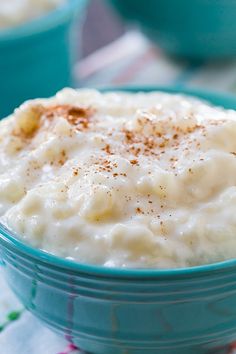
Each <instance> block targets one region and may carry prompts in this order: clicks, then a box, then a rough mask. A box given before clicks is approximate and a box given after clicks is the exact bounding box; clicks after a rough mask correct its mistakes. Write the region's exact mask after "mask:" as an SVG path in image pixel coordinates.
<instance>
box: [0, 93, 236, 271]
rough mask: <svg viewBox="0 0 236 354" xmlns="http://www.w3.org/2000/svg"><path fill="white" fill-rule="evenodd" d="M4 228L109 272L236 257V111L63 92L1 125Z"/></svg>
mask: <svg viewBox="0 0 236 354" xmlns="http://www.w3.org/2000/svg"><path fill="white" fill-rule="evenodd" d="M0 141H1V144H0V215H1V222H2V223H4V224H5V225H6V226H7V227H8V228H9V229H11V230H12V231H13V232H14V233H15V234H16V235H18V237H19V238H20V239H22V240H24V241H25V242H26V243H29V244H31V245H33V246H34V247H37V248H40V249H42V250H45V251H47V252H50V253H53V254H55V255H59V256H61V257H65V258H68V259H72V260H76V261H78V262H80V263H92V264H99V265H104V266H107V267H131V268H132V267H133V268H178V267H190V266H194V265H200V264H206V263H211V262H216V261H222V260H225V259H229V258H232V257H235V256H236V218H235V215H236V112H234V111H230V110H224V109H222V108H218V107H213V106H211V105H209V104H208V103H206V102H203V101H200V100H198V99H195V98H192V97H188V96H183V95H177V94H175V95H174V94H167V93H162V92H151V93H121V92H117V93H116V92H109V93H100V92H98V91H95V90H78V91H75V90H72V89H65V90H63V91H61V92H59V93H58V94H57V95H56V96H55V97H53V98H50V99H42V100H41V99H39V100H34V101H29V102H26V103H25V104H23V105H22V106H21V107H20V108H19V109H16V111H15V113H14V114H13V115H12V116H10V117H8V118H6V119H4V120H3V121H2V122H1V123H0Z"/></svg>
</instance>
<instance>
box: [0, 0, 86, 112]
mask: <svg viewBox="0 0 236 354" xmlns="http://www.w3.org/2000/svg"><path fill="white" fill-rule="evenodd" d="M86 2H87V1H86V0H69V1H68V2H66V3H65V5H63V6H61V7H59V8H58V9H56V10H54V11H52V12H50V13H49V14H47V15H45V16H43V17H40V18H39V19H36V20H34V21H31V22H28V23H26V24H24V25H21V26H18V27H15V28H11V29H7V30H2V31H0V97H1V99H0V117H1V118H2V117H4V116H6V115H7V114H9V113H10V112H12V111H13V109H14V108H15V107H17V106H19V104H21V103H22V102H24V101H25V100H27V99H30V98H35V97H48V96H51V95H54V94H55V93H56V92H57V91H58V90H59V89H61V88H63V87H65V86H70V85H73V75H72V67H73V63H74V61H75V60H76V54H77V53H76V52H77V48H76V46H75V42H76V32H77V33H78V32H79V28H80V26H79V24H81V22H82V21H81V20H82V18H83V14H84V8H85V4H86ZM77 20H80V21H79V22H78V21H77Z"/></svg>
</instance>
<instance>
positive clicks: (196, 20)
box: [108, 0, 236, 59]
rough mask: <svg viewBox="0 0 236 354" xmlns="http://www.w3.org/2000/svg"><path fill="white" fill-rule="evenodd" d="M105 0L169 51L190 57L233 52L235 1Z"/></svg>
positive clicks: (235, 47)
mask: <svg viewBox="0 0 236 354" xmlns="http://www.w3.org/2000/svg"><path fill="white" fill-rule="evenodd" d="M108 1H109V2H111V3H112V4H113V5H114V6H115V8H116V9H117V10H118V11H119V12H120V13H121V14H122V15H123V16H124V18H126V19H127V20H129V21H133V22H136V23H138V24H139V25H140V26H141V28H142V29H143V31H144V33H146V34H147V36H148V37H149V38H150V39H151V40H152V41H154V42H155V43H157V45H158V46H160V47H161V48H163V49H164V50H166V51H167V53H169V54H171V55H176V56H180V57H187V58H191V59H208V58H225V57H235V56H236V1H233V0H149V1H148V2H147V3H146V2H145V1H143V0H108Z"/></svg>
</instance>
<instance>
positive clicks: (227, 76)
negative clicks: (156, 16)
mask: <svg viewBox="0 0 236 354" xmlns="http://www.w3.org/2000/svg"><path fill="white" fill-rule="evenodd" d="M75 74H76V76H77V80H78V86H87V87H104V86H120V85H175V86H176V85H177V86H178V87H183V86H190V87H203V88H206V89H211V90H217V91H224V92H232V93H234V92H235V93H236V61H225V62H215V63H211V62H199V63H195V64H190V63H188V62H186V61H176V60H174V59H170V58H168V57H166V56H165V55H164V54H163V53H161V52H160V51H159V50H158V49H156V48H153V47H152V46H151V44H150V43H149V42H148V41H147V40H146V39H145V38H144V37H143V36H142V35H141V34H140V33H138V32H128V33H127V34H125V35H124V36H123V37H121V38H120V39H118V40H117V41H115V42H113V43H112V44H110V45H109V46H107V47H105V48H102V49H101V50H99V51H97V52H95V53H94V54H92V55H90V56H89V57H88V58H85V59H84V60H83V61H82V62H80V63H78V65H77V66H76V68H75ZM0 289H1V291H0V353H1V354H82V353H81V351H79V350H78V349H77V348H76V347H75V346H74V345H73V344H72V343H68V342H67V341H66V340H65V339H63V338H59V337H58V336H57V335H55V334H54V333H52V332H51V331H50V330H48V329H46V328H45V327H44V326H43V325H42V324H41V323H40V322H39V321H38V320H37V319H35V318H34V317H33V316H31V315H30V314H29V313H28V312H27V311H26V310H25V309H23V308H22V306H21V305H20V303H19V302H18V301H17V300H16V298H15V296H14V295H13V294H12V293H11V291H10V290H9V289H8V287H7V285H6V282H5V280H4V279H3V274H2V270H1V269H0ZM212 354H236V345H232V346H231V347H230V348H225V350H223V351H222V350H221V351H220V352H218V353H212Z"/></svg>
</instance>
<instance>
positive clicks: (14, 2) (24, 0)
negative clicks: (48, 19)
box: [0, 0, 67, 30]
mask: <svg viewBox="0 0 236 354" xmlns="http://www.w3.org/2000/svg"><path fill="white" fill-rule="evenodd" d="M66 1H67V0H0V30H1V29H4V28H9V27H14V26H18V25H21V24H23V23H25V22H28V21H31V20H34V19H35V18H38V17H40V16H42V15H44V14H46V13H47V12H50V11H52V10H54V9H55V8H57V7H58V6H60V5H62V4H63V3H65V2H66Z"/></svg>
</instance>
